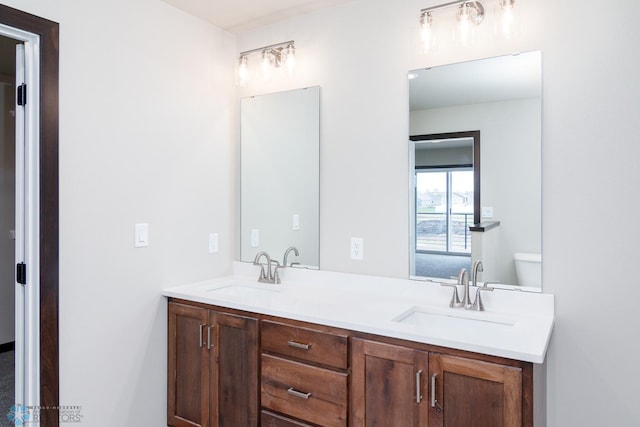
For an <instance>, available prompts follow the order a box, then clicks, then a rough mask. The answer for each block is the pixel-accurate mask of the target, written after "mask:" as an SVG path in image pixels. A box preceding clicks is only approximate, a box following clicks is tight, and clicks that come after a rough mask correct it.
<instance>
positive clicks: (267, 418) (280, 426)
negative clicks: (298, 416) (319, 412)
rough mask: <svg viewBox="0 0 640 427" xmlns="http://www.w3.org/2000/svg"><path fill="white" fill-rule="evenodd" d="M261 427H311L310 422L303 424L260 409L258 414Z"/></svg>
mask: <svg viewBox="0 0 640 427" xmlns="http://www.w3.org/2000/svg"><path fill="white" fill-rule="evenodd" d="M260 426H261V427H313V426H312V425H311V424H305V423H303V422H300V421H296V420H292V419H291V418H287V417H283V416H282V415H278V414H274V413H271V412H269V411H262V413H261V414H260Z"/></svg>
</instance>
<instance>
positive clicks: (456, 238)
mask: <svg viewBox="0 0 640 427" xmlns="http://www.w3.org/2000/svg"><path fill="white" fill-rule="evenodd" d="M541 73H542V65H541V53H540V52H539V51H535V52H526V53H520V54H517V55H509V56H502V57H495V58H488V59H482V60H477V61H470V62H464V63H459V64H450V65H444V66H440V67H433V68H429V69H420V70H414V71H411V72H410V73H409V102H410V106H409V109H410V124H409V136H410V137H409V158H410V183H411V184H410V187H411V190H410V191H411V197H410V199H411V201H410V209H409V210H410V214H411V218H410V224H411V229H410V276H411V277H412V278H433V279H449V278H451V277H455V276H456V275H457V273H458V272H459V270H460V269H461V268H467V269H470V268H471V265H472V263H473V261H475V260H481V261H482V263H483V268H484V271H483V272H482V274H481V276H480V279H481V280H482V281H492V282H498V283H500V284H504V285H509V286H517V287H518V288H519V289H521V290H532V291H541V289H542V275H541V271H542V262H541V259H542V255H541V250H542V245H541V236H542V230H541V134H542V132H541V127H542V126H541V120H542V81H541V80H542V79H541Z"/></svg>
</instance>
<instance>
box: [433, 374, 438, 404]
mask: <svg viewBox="0 0 640 427" xmlns="http://www.w3.org/2000/svg"><path fill="white" fill-rule="evenodd" d="M437 376H438V374H433V376H432V377H431V407H432V408H435V407H436V402H437V400H436V377H437Z"/></svg>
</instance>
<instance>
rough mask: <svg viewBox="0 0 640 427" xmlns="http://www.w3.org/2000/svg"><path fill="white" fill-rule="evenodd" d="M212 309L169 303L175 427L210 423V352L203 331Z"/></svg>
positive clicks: (170, 415) (170, 419) (171, 420)
mask: <svg viewBox="0 0 640 427" xmlns="http://www.w3.org/2000/svg"><path fill="white" fill-rule="evenodd" d="M207 321H208V311H207V310H205V309H202V308H198V307H191V306H187V305H182V304H175V303H171V304H169V326H168V329H169V335H168V347H169V353H168V362H169V363H168V366H169V372H168V381H167V385H168V390H167V394H168V404H167V424H168V425H170V426H174V427H196V426H197V427H200V426H203V427H206V426H208V425H209V381H208V378H209V353H208V351H207V349H206V346H204V337H203V330H204V329H205V328H206V324H207Z"/></svg>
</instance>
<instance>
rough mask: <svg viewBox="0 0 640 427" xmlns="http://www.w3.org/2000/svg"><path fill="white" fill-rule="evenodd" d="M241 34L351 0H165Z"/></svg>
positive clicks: (218, 25)
mask: <svg viewBox="0 0 640 427" xmlns="http://www.w3.org/2000/svg"><path fill="white" fill-rule="evenodd" d="M162 1H164V2H165V3H169V4H170V5H173V6H175V7H177V8H178V9H181V10H183V11H185V12H187V13H190V14H192V15H195V16H197V17H199V18H201V19H204V20H205V21H209V22H210V23H212V24H214V25H216V26H217V27H220V28H222V29H224V30H227V31H229V32H232V33H238V32H241V31H244V30H249V29H251V28H256V27H260V26H262V25H267V24H271V23H273V22H276V21H280V20H282V19H287V18H291V17H293V16H297V15H304V14H306V13H309V12H312V11H314V10H318V9H323V8H326V7H330V6H334V5H337V4H340V3H346V2H348V1H351V0H162Z"/></svg>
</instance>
